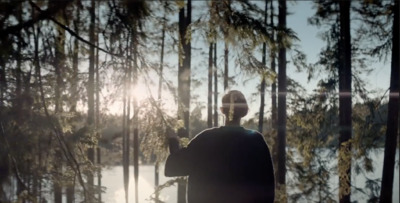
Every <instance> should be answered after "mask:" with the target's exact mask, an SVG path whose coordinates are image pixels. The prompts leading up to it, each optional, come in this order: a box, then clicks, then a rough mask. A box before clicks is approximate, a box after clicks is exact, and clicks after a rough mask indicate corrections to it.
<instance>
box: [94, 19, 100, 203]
mask: <svg viewBox="0 0 400 203" xmlns="http://www.w3.org/2000/svg"><path fill="white" fill-rule="evenodd" d="M97 30H99V27H98V24H97ZM96 44H97V46H98V45H99V34H98V32H96ZM99 69H100V68H99V49H96V72H95V74H96V75H95V76H96V134H97V138H98V139H99V140H100V139H101V133H100V70H99ZM96 153H97V154H96V158H97V166H98V171H97V187H98V189H99V190H98V202H99V203H101V202H102V201H101V148H100V145H99V142H98V143H97V148H96Z"/></svg>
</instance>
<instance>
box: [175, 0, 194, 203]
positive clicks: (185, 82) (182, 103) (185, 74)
mask: <svg viewBox="0 0 400 203" xmlns="http://www.w3.org/2000/svg"><path fill="white" fill-rule="evenodd" d="M186 8H187V9H186V13H185V7H182V8H181V9H180V10H179V40H180V51H179V68H178V101H179V104H178V119H179V120H182V119H183V122H184V128H181V129H178V136H179V137H189V110H190V78H191V71H190V64H191V43H190V40H187V37H188V36H186V33H187V31H188V29H189V24H190V23H191V16H192V2H191V0H188V1H187V5H186ZM185 202H186V183H178V203H185Z"/></svg>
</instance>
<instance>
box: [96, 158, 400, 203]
mask: <svg viewBox="0 0 400 203" xmlns="http://www.w3.org/2000/svg"><path fill="white" fill-rule="evenodd" d="M371 156H372V157H371V158H372V159H373V160H374V163H373V164H374V167H375V171H374V172H373V173H366V174H364V175H365V176H366V177H368V178H369V179H379V178H381V176H382V169H383V150H379V151H377V152H376V153H373V154H372V155H371ZM396 156H398V151H397V153H396ZM396 163H398V162H397V161H396ZM334 164H336V163H334ZM353 171H354V170H353ZM333 173H334V172H333ZM353 174H355V173H354V172H353ZM139 175H140V177H139V202H140V203H146V202H150V201H149V197H150V195H151V194H153V193H154V166H152V165H142V166H140V168H139ZM364 175H362V174H360V175H357V176H355V175H353V176H352V184H354V185H355V186H356V187H358V188H362V189H364V188H365V180H366V179H365V177H364ZM102 176H103V179H102V183H103V186H105V187H107V190H106V192H105V193H104V194H103V195H102V199H103V201H104V202H107V203H124V202H125V192H124V186H123V172H122V166H115V167H112V168H107V169H104V170H103V173H102ZM288 176H290V171H289V172H288ZM169 179H170V178H167V177H165V176H164V175H163V168H162V167H161V168H160V184H163V183H165V182H166V181H167V180H169ZM330 182H331V184H330V185H331V188H332V194H337V193H338V191H337V183H338V178H337V176H335V175H332V179H331V180H330ZM379 185H380V184H379ZM134 191H135V188H134V179H133V167H130V184H129V203H134V202H135V192H134ZM288 192H289V193H290V191H288ZM399 194H400V191H399V168H398V164H396V169H395V177H394V185H393V202H399ZM176 195H177V191H176V186H171V187H169V188H166V189H164V190H163V191H162V192H161V194H160V198H161V199H162V200H164V201H165V202H168V203H169V202H171V203H175V202H176ZM336 196H337V195H336ZM355 200H356V201H357V202H367V200H368V195H366V194H362V193H361V192H356V191H353V193H352V201H355ZM304 202H306V201H304Z"/></svg>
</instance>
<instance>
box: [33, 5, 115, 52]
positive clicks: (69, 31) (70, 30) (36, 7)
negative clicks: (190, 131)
mask: <svg viewBox="0 0 400 203" xmlns="http://www.w3.org/2000/svg"><path fill="white" fill-rule="evenodd" d="M29 3H30V4H31V5H32V7H34V8H35V9H36V10H38V11H39V12H41V13H43V12H45V11H43V10H42V9H41V8H40V7H39V6H38V5H36V4H35V3H34V2H32V0H29ZM48 19H50V20H51V21H53V22H54V23H55V24H57V25H58V26H60V27H61V28H63V29H64V30H66V31H67V32H68V33H69V34H71V35H72V36H74V37H76V38H77V39H78V40H79V41H81V42H83V43H85V44H87V45H89V46H91V47H94V48H96V49H98V50H100V51H102V52H104V53H106V54H109V55H112V56H116V57H122V55H119V54H115V53H112V52H110V51H108V50H105V49H103V48H101V47H99V46H97V45H95V44H93V43H91V42H89V41H88V40H86V39H84V38H83V37H81V36H80V35H78V34H77V33H76V32H75V31H73V30H72V29H71V28H69V27H68V26H66V25H64V24H62V23H60V22H58V21H57V20H56V19H55V18H53V17H51V16H49V17H48Z"/></svg>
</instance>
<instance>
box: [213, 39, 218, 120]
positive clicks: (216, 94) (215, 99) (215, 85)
mask: <svg viewBox="0 0 400 203" xmlns="http://www.w3.org/2000/svg"><path fill="white" fill-rule="evenodd" d="M213 60H214V61H213V63H214V127H217V126H218V67H217V40H215V42H214V56H213Z"/></svg>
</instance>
